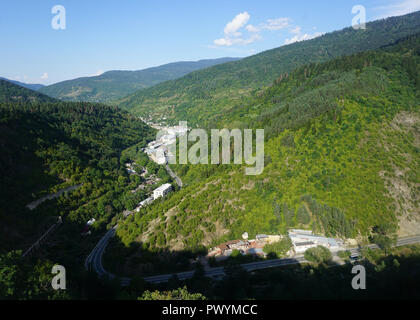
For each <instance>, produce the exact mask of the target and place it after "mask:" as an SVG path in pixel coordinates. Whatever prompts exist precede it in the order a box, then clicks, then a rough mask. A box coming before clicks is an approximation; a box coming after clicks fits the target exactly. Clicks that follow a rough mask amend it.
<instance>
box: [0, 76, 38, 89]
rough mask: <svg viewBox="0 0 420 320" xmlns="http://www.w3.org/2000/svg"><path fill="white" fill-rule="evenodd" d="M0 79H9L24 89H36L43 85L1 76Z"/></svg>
mask: <svg viewBox="0 0 420 320" xmlns="http://www.w3.org/2000/svg"><path fill="white" fill-rule="evenodd" d="M0 80H5V81H9V82H11V83H13V84H17V85H18V86H21V87H24V88H26V89H30V90H35V91H38V90H39V89H41V88H42V87H44V85H43V84H38V83H23V82H20V81H15V80H9V79H6V78H3V77H0Z"/></svg>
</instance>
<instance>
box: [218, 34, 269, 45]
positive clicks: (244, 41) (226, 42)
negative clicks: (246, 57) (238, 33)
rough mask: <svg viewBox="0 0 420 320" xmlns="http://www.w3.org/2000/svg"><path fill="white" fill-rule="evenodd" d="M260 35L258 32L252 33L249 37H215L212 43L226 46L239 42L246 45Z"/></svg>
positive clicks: (259, 37) (258, 38)
mask: <svg viewBox="0 0 420 320" xmlns="http://www.w3.org/2000/svg"><path fill="white" fill-rule="evenodd" d="M260 39H261V36H260V35H259V34H254V35H252V36H251V37H250V38H248V39H242V38H221V39H216V40H214V44H215V45H216V46H226V47H230V46H233V45H235V44H239V45H247V44H251V43H253V42H255V41H257V40H260Z"/></svg>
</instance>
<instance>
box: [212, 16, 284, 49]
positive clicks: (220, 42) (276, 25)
mask: <svg viewBox="0 0 420 320" xmlns="http://www.w3.org/2000/svg"><path fill="white" fill-rule="evenodd" d="M250 19H251V16H250V15H249V13H248V12H246V11H245V12H242V13H240V14H238V15H236V16H235V18H233V20H232V21H231V22H229V23H228V24H227V25H226V26H225V28H224V37H223V38H220V39H216V40H214V41H213V43H214V45H215V46H225V47H230V46H233V45H248V44H251V43H253V42H255V41H257V40H260V39H262V37H261V35H260V32H261V31H262V30H269V31H277V30H281V29H285V28H287V27H289V26H290V21H291V19H290V18H276V19H268V20H267V21H266V22H264V23H260V24H259V25H257V26H255V25H252V24H248V25H247V23H248V22H249V20H250ZM243 28H244V29H245V30H246V31H247V32H248V37H244V36H243V35H242V32H241V29H242V30H243Z"/></svg>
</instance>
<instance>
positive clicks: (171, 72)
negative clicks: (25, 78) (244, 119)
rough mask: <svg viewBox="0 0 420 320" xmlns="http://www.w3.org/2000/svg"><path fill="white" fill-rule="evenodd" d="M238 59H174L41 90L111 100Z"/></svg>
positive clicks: (74, 98) (64, 96)
mask: <svg viewBox="0 0 420 320" xmlns="http://www.w3.org/2000/svg"><path fill="white" fill-rule="evenodd" d="M236 60H239V58H219V59H209V60H200V61H183V62H174V63H169V64H165V65H162V66H158V67H153V68H148V69H144V70H138V71H108V72H105V73H103V74H101V75H100V76H95V77H83V78H77V79H74V80H67V81H63V82H59V83H55V84H53V85H49V86H46V87H43V88H42V89H41V90H40V92H42V93H44V94H47V95H49V96H50V97H54V98H58V99H61V100H66V101H90V102H109V101H113V100H118V99H121V98H123V97H125V96H127V95H129V94H131V93H134V92H136V91H137V90H140V89H145V88H149V87H151V86H154V85H156V84H159V83H161V82H164V81H168V80H174V79H177V78H180V77H182V76H184V75H186V74H188V73H190V72H193V71H196V70H200V69H204V68H208V67H212V66H215V65H218V64H222V63H226V62H232V61H236Z"/></svg>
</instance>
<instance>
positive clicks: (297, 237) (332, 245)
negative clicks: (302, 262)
mask: <svg viewBox="0 0 420 320" xmlns="http://www.w3.org/2000/svg"><path fill="white" fill-rule="evenodd" d="M289 237H290V240H292V243H293V248H294V249H295V252H296V253H303V252H305V251H306V250H308V249H310V248H314V247H317V246H324V247H326V248H328V249H329V250H331V251H339V250H341V249H342V242H341V241H337V240H335V239H333V238H326V237H322V236H317V235H314V234H313V232H312V231H307V230H293V229H292V230H290V231H289Z"/></svg>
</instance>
